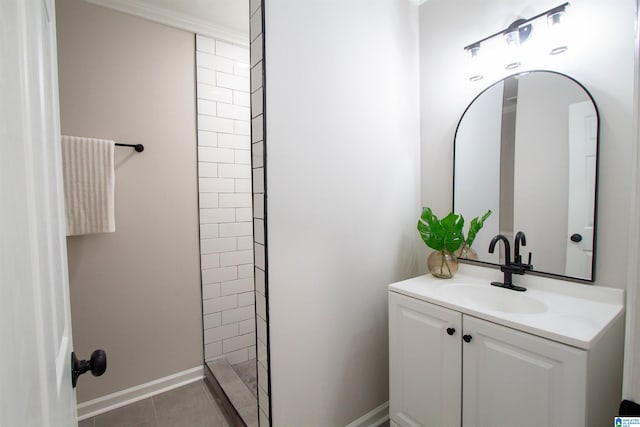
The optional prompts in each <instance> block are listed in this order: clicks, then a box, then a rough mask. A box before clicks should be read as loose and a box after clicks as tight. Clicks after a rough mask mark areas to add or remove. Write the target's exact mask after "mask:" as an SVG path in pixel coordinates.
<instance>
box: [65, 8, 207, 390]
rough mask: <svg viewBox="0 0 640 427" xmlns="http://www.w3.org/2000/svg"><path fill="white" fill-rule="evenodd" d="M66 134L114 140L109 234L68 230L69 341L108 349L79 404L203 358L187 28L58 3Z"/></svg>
mask: <svg viewBox="0 0 640 427" xmlns="http://www.w3.org/2000/svg"><path fill="white" fill-rule="evenodd" d="M56 13H57V17H58V54H59V57H58V63H59V79H60V104H61V122H62V132H63V134H68V135H78V136H89V137H97V138H108V139H114V140H116V141H119V142H125V143H143V144H144V145H145V151H144V153H140V154H138V153H136V152H134V151H133V150H131V149H128V148H116V232H115V233H110V234H97V235H88V236H79V237H70V238H68V239H67V243H68V252H69V278H70V287H71V311H72V318H73V335H74V347H75V351H76V353H78V354H79V355H80V356H82V357H88V356H89V355H90V353H91V351H92V350H94V349H96V348H103V349H105V350H106V351H107V355H108V360H109V369H108V371H107V373H106V374H105V375H104V376H102V377H100V378H93V377H91V376H90V375H85V376H84V377H83V378H81V379H80V381H79V386H78V401H79V402H84V401H87V400H90V399H94V398H96V397H99V396H103V395H106V394H109V393H113V392H116V391H120V390H123V389H126V388H129V387H132V386H136V385H139V384H142V383H145V382H148V381H152V380H155V379H158V378H161V377H164V376H167V375H171V374H173V373H176V372H179V371H183V370H186V369H189V368H193V367H196V366H199V365H201V364H202V359H203V355H202V307H201V291H200V273H199V259H198V258H199V251H198V212H197V208H198V200H197V171H196V161H197V159H196V125H195V120H196V115H195V93H194V91H195V88H194V85H195V84H194V73H195V71H194V55H195V53H194V52H195V48H194V36H193V34H189V33H186V32H183V31H179V30H174V29H171V28H168V27H165V26H162V25H158V24H154V23H151V22H148V21H145V20H141V19H138V18H134V17H130V16H127V15H124V14H121V13H118V12H114V11H111V10H108V9H103V8H101V7H97V6H94V5H90V4H87V3H85V2H83V1H79V0H59V1H57V10H56Z"/></svg>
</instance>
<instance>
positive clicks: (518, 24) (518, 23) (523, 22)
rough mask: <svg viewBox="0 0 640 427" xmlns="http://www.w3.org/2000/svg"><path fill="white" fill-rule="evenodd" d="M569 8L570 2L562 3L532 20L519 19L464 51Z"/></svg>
mask: <svg viewBox="0 0 640 427" xmlns="http://www.w3.org/2000/svg"><path fill="white" fill-rule="evenodd" d="M567 6H569V2H565V3H562V4H561V5H559V6H556V7H552V8H551V9H549V10H546V11H544V12H542V13H539V14H537V15H536V16H532V17H531V18H529V19H518V20H517V21H515V22H514V23H512V24H511V25H509V26H508V27H507V28H505V29H503V30H500V31H498V32H497V33H494V34H491V35H490V36H487V37H485V38H483V39H480V40H478V41H476V42H473V43H471V44H469V45H467V46H465V47H464V50H470V49H473V48H477V47H480V45H481V44H482V43H484V42H486V41H487V40H489V39H492V38H494V37H496V36H500V35H503V34H505V33H507V32H509V31H512V30H514V29H516V28H519V27H521V26H523V25H526V24H528V23H529V22H532V21H535V20H536V19H538V18H541V17H543V16H545V15H547V16H548V15H553V14H554V13H558V12H562V11H563V10H565V8H566V7H567Z"/></svg>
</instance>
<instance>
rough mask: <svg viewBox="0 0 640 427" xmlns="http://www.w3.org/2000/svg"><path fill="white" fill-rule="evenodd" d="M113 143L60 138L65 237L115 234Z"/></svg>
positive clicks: (89, 139) (67, 137)
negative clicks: (65, 220)
mask: <svg viewBox="0 0 640 427" xmlns="http://www.w3.org/2000/svg"><path fill="white" fill-rule="evenodd" d="M113 149H114V142H113V141H109V140H105V139H95V138H81V137H76V136H64V135H63V136H62V170H63V176H64V198H65V214H66V218H67V236H74V235H78V234H92V233H112V232H114V231H116V219H115V210H114V188H115V173H114V162H113Z"/></svg>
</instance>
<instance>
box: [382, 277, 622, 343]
mask: <svg viewBox="0 0 640 427" xmlns="http://www.w3.org/2000/svg"><path fill="white" fill-rule="evenodd" d="M502 279H503V274H502V273H501V272H500V270H497V269H492V268H486V267H480V266H475V265H470V264H460V269H459V271H458V273H457V274H456V276H455V277H454V278H453V279H438V278H435V277H433V276H431V275H430V274H427V275H424V276H419V277H415V278H413V279H409V280H405V281H402V282H397V283H394V284H391V285H389V290H390V291H391V292H397V293H400V294H403V295H407V296H409V297H413V298H417V299H420V300H423V301H427V302H430V303H433V304H437V305H439V306H442V307H447V308H450V309H453V310H456V311H459V312H461V313H464V314H467V315H470V316H474V317H477V318H480V319H484V320H488V321H490V322H494V323H498V324H500V325H504V326H507V327H510V328H513V329H517V330H520V331H524V332H528V333H531V334H535V335H538V336H541V337H544V338H548V339H551V340H554V341H558V342H561V343H564V344H568V345H571V346H574V347H578V348H582V349H585V350H588V349H589V348H591V347H592V346H593V344H595V342H596V341H597V340H598V338H599V337H600V336H601V335H602V334H603V333H604V331H606V330H607V328H608V327H609V326H610V325H611V324H613V322H614V321H615V320H616V319H618V318H619V317H620V316H622V315H623V313H624V291H623V290H622V289H616V288H606V287H602V286H594V285H588V284H578V283H572V282H566V281H562V280H558V279H550V278H546V277H540V276H533V275H524V276H518V275H514V276H513V282H514V284H517V285H520V286H525V287H526V288H527V291H526V292H516V291H512V290H509V289H503V288H498V287H495V286H491V285H490V283H491V282H492V281H499V282H501V281H502ZM458 285H462V286H461V287H458V288H457V289H455V290H454V292H452V289H453V288H454V287H456V286H458ZM502 292H507V293H509V294H507V295H505V294H502ZM474 295H479V296H481V297H482V298H485V297H486V298H492V296H495V297H496V300H502V299H503V298H504V299H505V303H506V304H508V306H505V310H506V311H507V312H505V311H502V310H500V311H498V310H494V309H491V308H488V307H487V304H484V303H483V302H482V301H481V299H482V298H480V299H478V298H477V297H475V296H474ZM532 300H535V301H532ZM520 303H522V307H524V308H523V310H522V312H518V311H519V309H518V306H520ZM540 303H541V304H540ZM528 307H532V308H531V309H530V310H527V308H528ZM508 311H511V312H508Z"/></svg>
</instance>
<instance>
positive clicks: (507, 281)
mask: <svg viewBox="0 0 640 427" xmlns="http://www.w3.org/2000/svg"><path fill="white" fill-rule="evenodd" d="M522 236H523V238H524V234H523V235H522ZM500 240H502V243H504V251H505V255H504V261H505V263H504V265H501V266H500V271H502V272H503V273H504V281H503V282H491V284H492V285H493V286H498V287H500V288H506V289H511V290H512V291H520V292H524V291H526V290H527V288H523V287H522V286H517V285H514V284H513V282H512V276H513V274H520V275H522V274H524V273H525V271H526V269H525V268H524V267H523V266H522V265H521V264H518V263H516V264H512V263H511V246H510V245H509V239H507V238H506V237H504V236H503V235H502V234H498V235H497V236H495V237H494V238H493V239H491V243H490V244H489V253H490V254H492V253H493V251H494V249H495V247H496V243H498V241H500ZM516 245H518V251H519V249H520V248H519V241H518V240H516ZM518 255H519V254H518Z"/></svg>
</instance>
